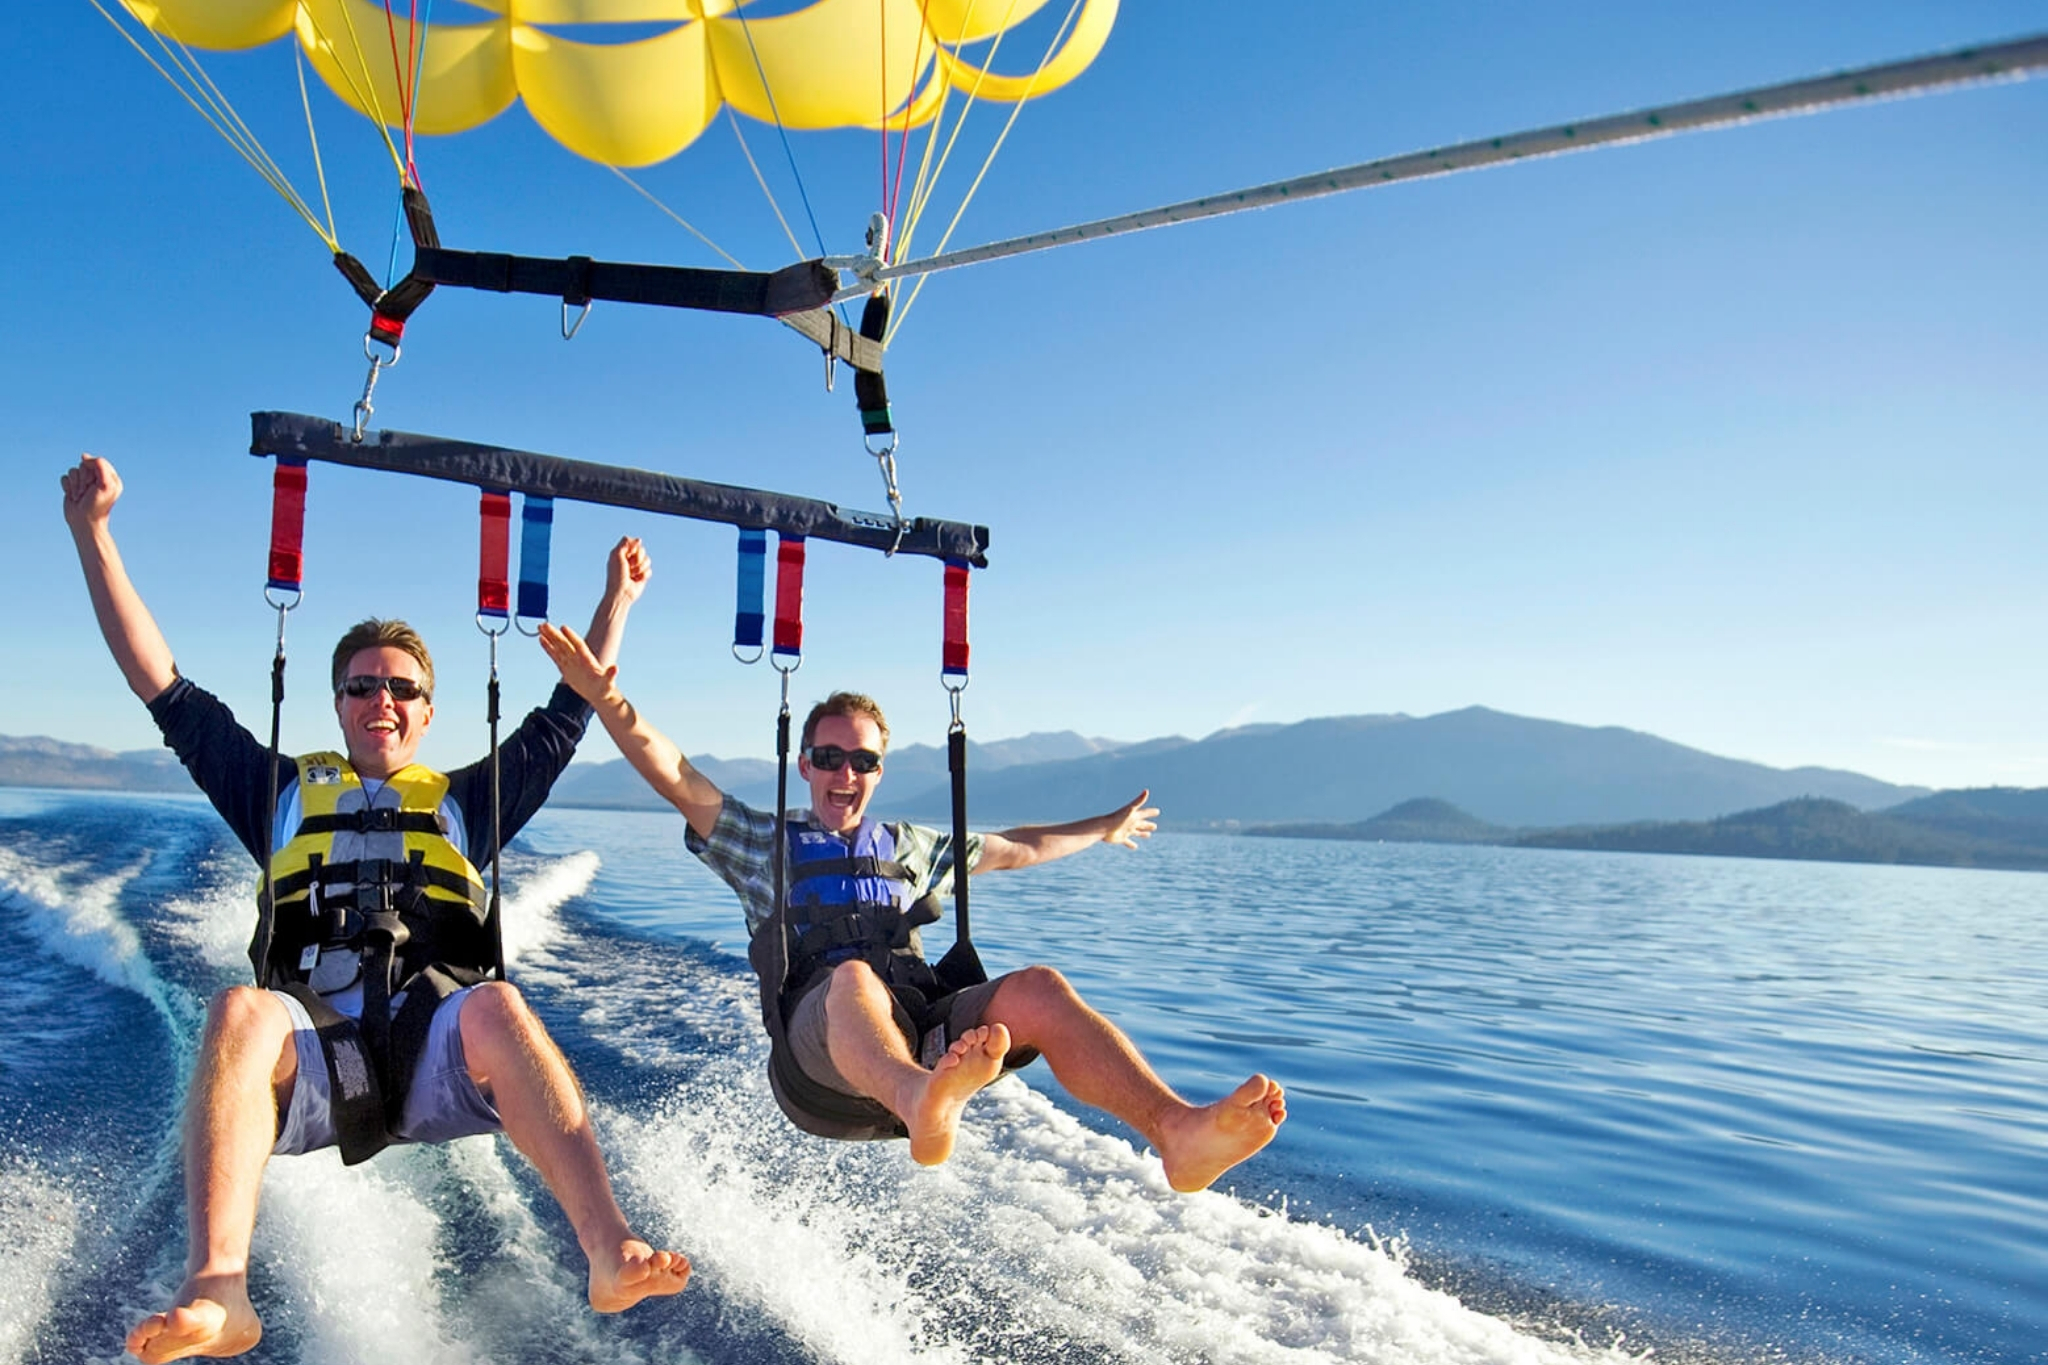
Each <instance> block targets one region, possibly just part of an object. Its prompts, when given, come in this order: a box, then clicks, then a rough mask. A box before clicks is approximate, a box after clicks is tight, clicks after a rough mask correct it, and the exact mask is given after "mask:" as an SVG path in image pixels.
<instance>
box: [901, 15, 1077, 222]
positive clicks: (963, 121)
mask: <svg viewBox="0 0 2048 1365" xmlns="http://www.w3.org/2000/svg"><path fill="white" fill-rule="evenodd" d="M967 13H968V17H969V18H972V17H973V14H974V5H973V3H970V4H969V6H968V10H967ZM1016 14H1017V0H1009V6H1008V8H1006V9H1005V10H1004V11H1003V26H1002V28H1000V29H998V30H997V32H996V36H995V40H994V41H993V42H992V43H990V44H989V49H988V57H987V59H986V60H985V61H984V62H982V64H981V66H980V67H979V68H978V69H977V70H976V71H975V74H974V84H973V86H972V87H971V88H969V90H968V91H967V102H966V103H965V104H963V105H962V106H961V107H960V112H959V113H957V114H955V115H954V116H953V129H952V132H951V133H949V134H948V135H947V137H946V149H945V150H944V151H943V152H941V153H939V160H938V164H937V165H936V166H932V165H931V148H932V144H933V143H935V142H937V140H938V135H939V126H940V125H941V124H942V123H944V122H945V115H946V104H947V103H948V100H949V97H950V96H951V94H952V90H953V83H952V82H951V81H950V80H948V81H946V86H945V88H944V89H943V90H941V91H940V93H939V112H938V114H937V115H936V116H935V117H934V118H933V120H932V136H931V139H930V140H929V141H927V143H926V144H925V166H931V174H930V176H929V177H927V176H925V174H924V166H920V167H919V168H918V182H917V183H915V184H913V185H912V186H911V195H910V215H909V220H908V221H907V222H905V223H904V225H903V240H902V243H901V244H900V247H899V250H898V255H899V257H900V256H902V255H904V254H907V253H908V252H909V249H910V243H911V241H912V240H914V239H915V238H916V236H917V225H918V223H919V222H920V221H921V220H922V219H923V218H924V211H925V209H926V208H927V207H928V206H929V205H930V203H931V197H932V195H933V194H934V193H935V192H936V191H937V189H938V184H939V178H940V177H941V176H943V175H944V174H945V173H946V163H947V162H948V161H950V160H951V159H952V156H953V146H954V144H955V143H957V142H958V141H959V140H960V134H961V132H962V131H964V130H965V129H966V127H967V116H968V115H969V114H972V113H973V112H974V106H975V104H976V102H977V101H978V100H980V98H981V87H982V83H983V82H985V81H986V80H987V79H988V73H989V68H990V67H992V66H994V65H995V60H996V57H997V55H998V54H1000V53H1001V52H1002V50H1003V39H1004V37H1006V36H1007V35H1008V34H1009V31H1010V25H1011V23H1012V22H1013V21H1014V20H1015V18H1016ZM1069 17H1070V18H1071V16H1069ZM939 79H942V80H943V79H945V73H944V71H943V70H942V71H941V72H940V73H939Z"/></svg>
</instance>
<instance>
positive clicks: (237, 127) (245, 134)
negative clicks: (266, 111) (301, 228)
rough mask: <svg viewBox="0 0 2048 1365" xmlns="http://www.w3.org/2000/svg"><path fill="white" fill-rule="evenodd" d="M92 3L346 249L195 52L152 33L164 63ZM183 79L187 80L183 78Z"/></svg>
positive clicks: (317, 227) (325, 235) (310, 221)
mask: <svg viewBox="0 0 2048 1365" xmlns="http://www.w3.org/2000/svg"><path fill="white" fill-rule="evenodd" d="M88 3H90V4H91V5H92V7H93V8H94V9H96V10H98V11H99V12H100V17H101V18H103V19H105V20H106V21H107V22H108V23H109V24H110V25H112V26H113V29H114V31H115V32H116V33H119V34H120V35H121V36H122V37H123V38H125V39H126V40H127V41H128V45H129V46H130V47H132V48H134V49H135V51H136V54H137V55H138V56H140V57H141V58H142V60H143V61H145V62H147V63H149V65H150V66H151V67H152V68H153V69H154V70H155V71H156V73H157V74H158V75H159V76H162V77H163V78H164V80H165V81H166V82H167V83H168V84H169V85H170V87H171V88H172V89H173V90H175V91H177V92H178V95H179V97H180V98H182V99H183V100H184V101H185V103H187V104H189V105H191V106H192V110H193V112H194V113H196V114H198V115H199V117H200V118H202V119H204V120H205V121H206V123H207V125H208V126H209V127H211V128H212V129H213V131H214V132H216V133H218V134H220V137H221V140H222V141H223V142H226V143H227V144H228V146H230V147H232V148H234V149H235V153H236V155H238V156H240V157H241V158H242V160H244V161H246V162H247V163H248V164H249V168H250V169H251V170H253V171H255V172H256V174H257V175H259V176H261V177H262V178H263V181H264V183H265V184H267V185H269V186H270V188H271V189H272V190H273V191H274V192H275V193H276V194H277V196H278V198H280V199H282V200H284V202H285V203H286V204H288V205H290V206H291V209H292V212H294V213H296V214H298V215H299V217H300V218H302V219H303V220H305V223H306V226H307V227H309V228H311V229H312V230H313V234H314V235H315V236H317V237H318V238H319V239H320V240H321V241H322V242H323V243H325V244H326V245H327V247H328V249H329V250H331V251H338V250H340V249H341V248H340V245H339V243H338V242H337V241H336V240H335V237H334V233H333V231H332V229H331V227H323V226H322V225H321V222H320V220H319V218H317V217H316V216H315V215H314V213H313V210H312V208H311V206H309V205H308V204H307V203H306V201H305V198H304V197H303V196H301V195H300V194H299V192H298V191H297V190H296V189H294V188H293V187H292V184H291V181H290V179H289V178H288V177H287V176H286V175H285V173H284V171H283V170H282V168H280V167H279V166H278V164H277V162H276V161H275V160H273V159H272V158H271V156H270V154H269V153H268V152H266V151H265V150H264V149H263V144H262V143H261V142H260V141H259V140H258V139H257V137H256V135H255V133H253V132H252V131H250V129H249V126H248V124H246V123H245V122H243V121H242V119H241V117H240V116H239V115H238V114H236V113H235V111H234V106H233V105H232V104H230V103H229V102H228V100H227V97H226V96H225V95H222V94H221V93H220V88H219V87H218V86H216V85H215V84H214V83H213V80H212V78H211V77H209V76H208V75H207V74H206V70H205V68H204V67H202V66H200V65H199V62H198V59H197V58H195V57H193V56H192V54H191V51H190V50H189V49H187V48H186V47H185V45H184V44H183V43H179V44H178V45H177V46H178V51H177V52H173V51H172V49H171V42H170V41H167V40H166V39H165V37H164V35H162V34H160V33H157V32H156V31H155V30H154V29H151V30H150V31H149V32H150V37H151V38H152V39H153V40H154V41H155V42H156V44H157V47H158V49H159V50H161V51H162V53H163V60H162V61H159V60H157V58H156V56H155V55H154V54H152V53H151V52H150V50H149V49H148V48H146V47H144V46H143V45H142V43H141V42H140V41H139V40H138V39H137V38H136V37H135V35H134V34H132V33H130V32H129V31H128V30H127V28H126V27H124V26H123V25H122V23H121V21H120V20H118V19H116V18H115V17H114V16H113V14H112V13H111V12H110V11H108V9H107V8H106V7H105V6H104V5H102V4H101V3H100V0H88ZM165 63H169V66H166V65H165ZM173 68H175V69H176V71H177V73H178V74H177V75H173V74H172V69H173ZM181 76H182V77H183V80H180V79H179V78H180V77H181Z"/></svg>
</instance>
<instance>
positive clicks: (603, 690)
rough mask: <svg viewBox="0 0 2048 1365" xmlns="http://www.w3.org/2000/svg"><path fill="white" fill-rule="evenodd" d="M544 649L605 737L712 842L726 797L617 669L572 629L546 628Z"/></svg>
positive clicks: (663, 797)
mask: <svg viewBox="0 0 2048 1365" xmlns="http://www.w3.org/2000/svg"><path fill="white" fill-rule="evenodd" d="M593 634H595V630H594V629H593ZM540 647H541V648H542V649H544V650H546V651H547V654H548V657H549V658H550V659H553V660H554V661H555V667H557V668H559V669H561V670H562V681H563V682H565V683H567V684H569V686H570V688H571V689H572V690H573V691H574V692H575V693H576V695H577V696H579V697H581V698H583V700H585V701H587V702H589V703H590V707H591V709H592V710H593V711H595V712H596V713H597V718H598V719H599V720H600V721H602V722H603V723H604V728H605V733H606V734H609V735H610V736H611V737H612V742H613V743H614V744H616V745H618V746H619V752H620V753H622V754H624V755H625V756H626V761H627V762H628V763H631V764H632V765H633V771H635V772H637V773H639V774H640V776H641V777H643V778H645V779H646V781H647V785H648V786H650V787H652V788H654V790H655V791H656V792H657V793H658V794H659V795H660V796H661V798H662V799H663V800H665V801H667V802H668V803H669V804H670V805H672V806H674V807H675V808H676V809H677V810H679V811H681V812H682V813H683V818H684V819H685V820H688V821H689V822H690V828H691V829H694V830H696V831H697V833H698V835H699V836H701V837H704V838H709V837H710V835H711V827H712V826H713V825H715V824H716V823H718V812H719V810H720V809H721V808H723V806H724V805H725V793H723V792H721V791H719V790H718V788H717V787H716V786H714V785H713V784H712V781H711V779H710V778H708V777H706V776H704V774H702V773H700V772H698V771H697V770H696V769H695V768H693V767H691V766H690V760H688V759H687V758H684V757H683V751H682V750H681V749H678V748H677V747H676V746H675V745H674V744H673V743H671V742H670V740H669V738H668V736H666V735H664V734H662V733H661V731H659V730H657V729H655V728H654V726H653V725H651V724H649V723H648V721H647V720H646V718H645V717H643V716H642V715H641V714H640V712H639V710H638V709H637V708H635V707H634V705H633V703H631V702H629V701H627V700H626V697H625V694H624V693H623V692H621V691H619V687H618V676H619V669H618V665H617V664H614V663H611V662H609V661H608V660H605V659H603V658H602V657H601V656H600V654H599V653H598V652H596V651H594V650H593V649H592V648H591V646H590V645H589V644H587V643H585V642H584V640H583V639H582V638H580V637H579V636H578V635H577V634H576V632H575V631H573V630H570V629H568V628H567V627H562V626H554V625H544V626H542V627H541V628H540ZM614 652H616V649H614Z"/></svg>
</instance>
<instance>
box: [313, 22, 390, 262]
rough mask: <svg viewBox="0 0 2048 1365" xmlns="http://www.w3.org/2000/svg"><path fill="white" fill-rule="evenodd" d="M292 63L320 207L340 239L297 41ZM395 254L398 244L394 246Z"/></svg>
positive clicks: (333, 237) (332, 235) (329, 236)
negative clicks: (304, 120)
mask: <svg viewBox="0 0 2048 1365" xmlns="http://www.w3.org/2000/svg"><path fill="white" fill-rule="evenodd" d="M292 65H293V66H294V67H296V68H297V70H298V75H299V107H300V108H302V109H304V110H305V111H306V141H308V142H309V143H311V144H312V146H313V176H314V178H315V179H316V180H318V181H319V182H320V208H321V210H322V212H324V213H325V214H326V215H327V240H328V241H329V242H335V241H338V240H339V238H338V236H337V234H336V233H335V231H334V201H333V200H332V199H330V198H329V197H328V195H327V166H326V164H325V163H324V162H323V161H322V160H321V158H320V131H319V129H318V128H316V127H315V126H314V124H313V98H312V96H310V95H308V94H307V93H306V54H305V50H304V49H303V48H301V47H300V46H299V45H298V43H297V42H294V43H293V44H292ZM392 251H393V252H394V254H395V253H396V251H397V245H396V244H395V243H394V244H393V246H392Z"/></svg>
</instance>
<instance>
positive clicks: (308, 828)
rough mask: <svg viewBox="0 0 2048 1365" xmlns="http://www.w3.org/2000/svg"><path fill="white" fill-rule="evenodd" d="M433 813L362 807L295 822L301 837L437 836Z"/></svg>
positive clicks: (385, 807)
mask: <svg viewBox="0 0 2048 1365" xmlns="http://www.w3.org/2000/svg"><path fill="white" fill-rule="evenodd" d="M441 832H442V830H441V822H440V820H439V819H438V818H436V816H435V814H434V812H433V811H426V810H400V809H398V808H397V807H396V806H365V807H364V808H363V809H361V810H352V811H336V812H334V813H333V814H331V815H309V816H307V817H306V818H305V819H304V820H301V821H300V822H299V833H301V834H343V833H346V834H439V833H441Z"/></svg>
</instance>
